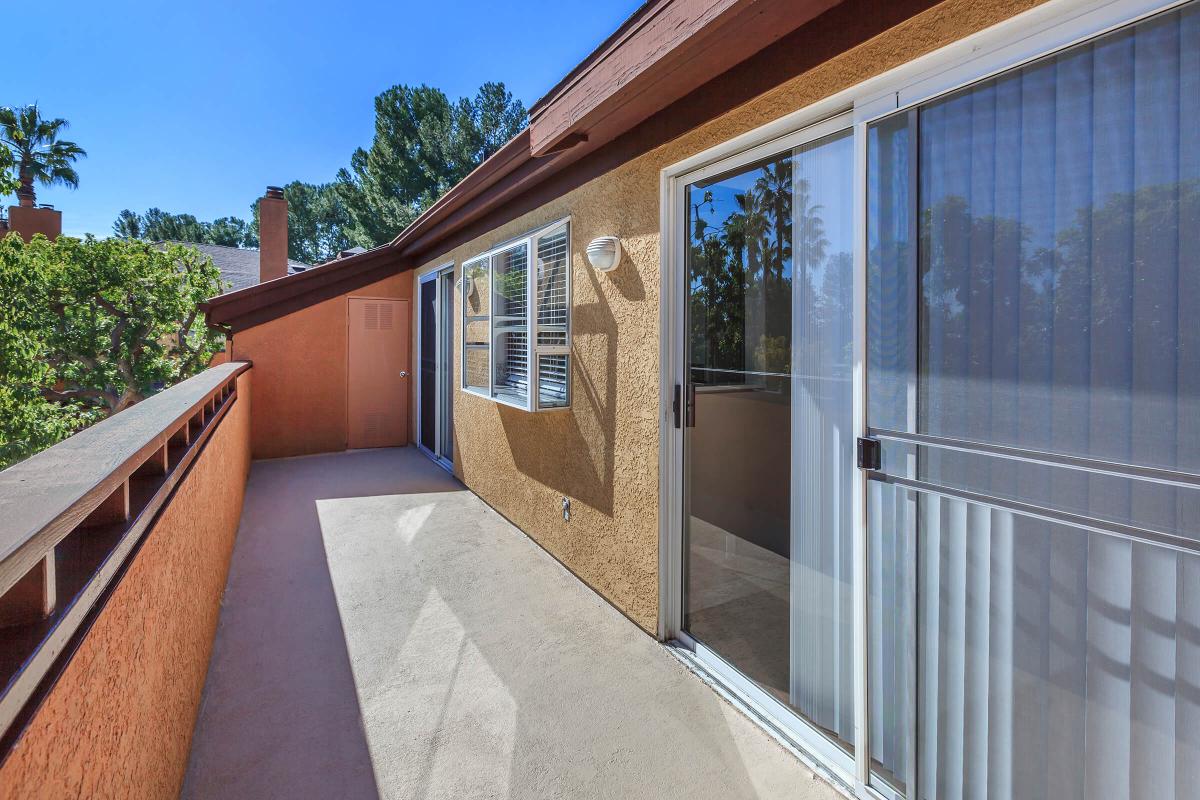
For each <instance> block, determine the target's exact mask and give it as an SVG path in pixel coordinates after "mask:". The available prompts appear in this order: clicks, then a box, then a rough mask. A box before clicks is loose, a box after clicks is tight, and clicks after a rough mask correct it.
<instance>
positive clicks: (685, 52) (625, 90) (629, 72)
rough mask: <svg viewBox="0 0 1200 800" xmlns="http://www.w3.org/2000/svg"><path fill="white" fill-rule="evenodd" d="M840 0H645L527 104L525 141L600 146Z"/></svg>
mask: <svg viewBox="0 0 1200 800" xmlns="http://www.w3.org/2000/svg"><path fill="white" fill-rule="evenodd" d="M839 2H841V0H649V2H647V3H645V4H644V5H643V6H642V7H641V8H639V9H638V10H637V11H636V12H634V14H633V16H631V17H630V18H629V19H628V20H626V21H625V23H624V24H622V25H621V27H620V28H618V29H617V30H616V32H615V33H613V34H612V36H610V37H608V39H606V40H605V41H604V43H603V44H601V45H600V46H599V47H598V48H596V50H594V51H593V52H592V54H591V55H589V56H588V57H587V58H586V59H584V61H583V62H582V63H581V64H579V66H577V67H575V69H573V70H571V72H570V73H568V74H567V76H566V77H565V78H563V79H562V80H561V81H559V83H558V85H557V86H555V87H554V88H553V89H551V90H550V92H549V93H547V94H546V96H545V97H543V98H542V99H541V100H538V101H537V102H536V103H534V105H533V108H531V109H530V111H529V147H530V152H531V153H532V155H533V156H534V157H535V158H536V157H540V156H544V155H547V154H549V153H552V152H555V151H556V150H559V149H561V148H562V147H563V145H564V144H565V143H566V142H567V141H568V140H572V139H573V140H574V141H575V142H577V143H582V142H584V141H586V142H587V143H588V144H589V145H591V146H593V147H598V146H601V145H603V144H604V143H606V142H609V141H612V140H613V139H615V138H616V137H617V136H619V135H621V134H622V133H624V132H625V131H627V130H629V129H630V128H632V127H633V126H635V125H637V124H638V123H640V122H642V121H644V120H646V119H648V118H650V117H651V116H652V115H654V114H655V113H656V112H657V111H659V110H660V109H662V108H664V107H665V106H667V105H669V104H671V103H673V102H675V101H676V100H678V99H680V98H681V97H684V96H686V95H687V94H688V93H690V92H692V91H693V90H695V89H698V88H699V87H701V86H703V85H704V84H706V83H708V82H709V81H710V80H712V79H713V78H715V77H717V76H718V75H720V74H722V73H724V72H725V71H726V70H728V69H729V68H731V67H733V66H734V65H736V64H739V63H741V62H742V61H744V60H746V59H747V58H749V57H750V56H752V55H754V54H755V53H757V52H759V51H760V50H762V49H764V48H766V47H769V46H770V45H771V44H773V43H775V42H776V41H778V40H779V39H782V38H783V37H784V36H786V35H787V34H789V33H791V32H792V31H794V30H795V29H796V28H799V27H800V26H801V25H803V24H804V23H806V22H808V21H810V20H812V19H814V18H815V17H817V16H819V15H820V14H821V13H823V12H825V11H827V10H829V9H830V8H832V7H833V6H835V5H837V4H838V3H839Z"/></svg>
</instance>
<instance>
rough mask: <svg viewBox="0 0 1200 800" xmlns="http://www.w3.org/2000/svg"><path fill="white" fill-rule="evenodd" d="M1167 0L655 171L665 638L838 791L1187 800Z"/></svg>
mask: <svg viewBox="0 0 1200 800" xmlns="http://www.w3.org/2000/svg"><path fill="white" fill-rule="evenodd" d="M1198 9H1200V4H1197V3H1196V2H1191V3H1186V4H1181V5H1178V6H1176V7H1174V8H1173V9H1170V10H1168V11H1165V12H1162V13H1159V14H1157V15H1154V16H1149V17H1147V18H1145V19H1142V20H1140V21H1137V22H1136V23H1133V24H1128V25H1126V26H1125V27H1123V28H1119V29H1116V30H1113V29H1112V28H1111V24H1112V22H1111V21H1109V22H1107V23H1105V24H1103V25H1099V26H1097V28H1095V29H1094V30H1105V31H1108V32H1106V33H1103V34H1101V35H1099V36H1096V37H1094V38H1091V39H1087V40H1083V41H1082V43H1078V44H1074V45H1073V46H1070V47H1067V48H1066V49H1062V50H1060V51H1058V52H1055V53H1053V54H1051V55H1049V56H1046V57H1043V58H1040V59H1036V60H1032V61H1029V62H1028V63H1024V64H1022V65H1020V66H1018V67H1016V68H1013V69H1010V70H1008V71H1007V72H1000V73H998V74H997V73H995V68H994V66H989V67H987V68H986V69H981V70H980V73H981V74H987V75H988V76H989V77H987V78H986V79H983V80H980V81H978V82H976V83H971V84H968V85H965V86H964V82H963V80H961V78H962V77H963V75H964V73H963V72H955V74H954V75H953V76H952V78H951V77H947V78H946V79H945V85H947V86H955V87H960V88H956V89H955V90H953V91H951V92H948V93H947V94H943V95H940V96H936V97H933V98H932V99H925V100H921V101H919V102H916V101H910V102H908V103H907V104H906V105H905V106H904V107H902V108H898V106H899V105H900V104H901V103H905V97H907V96H909V95H913V96H916V95H918V94H919V91H920V92H925V93H924V94H920V96H921V97H924V98H928V97H929V96H930V95H929V93H928V92H929V91H930V90H929V89H928V86H927V85H924V84H921V83H920V81H927V80H930V79H929V78H928V77H919V78H913V79H912V80H914V81H918V82H917V83H914V84H909V85H907V86H905V85H902V86H900V87H898V88H897V91H896V92H894V93H892V94H889V93H887V92H881V91H880V90H879V88H878V87H874V88H873V89H872V90H871V93H870V94H869V95H865V96H864V100H863V108H862V109H860V111H859V112H858V113H859V116H858V121H857V122H856V123H855V124H854V126H853V127H852V128H851V127H849V124H850V123H849V122H847V121H845V120H832V121H827V122H824V123H819V124H818V125H816V126H814V127H812V128H809V129H807V131H800V132H799V133H794V134H791V135H788V136H785V137H783V138H777V139H774V140H770V141H768V140H767V139H766V136H765V135H764V137H763V141H766V142H767V143H762V144H758V145H757V146H755V147H753V148H751V149H749V150H746V151H744V152H742V153H740V154H736V155H732V156H728V157H726V158H724V159H723V160H719V161H716V162H715V163H712V164H710V165H707V166H699V167H689V166H687V165H680V167H679V169H678V172H671V173H669V175H668V177H669V178H670V181H671V183H670V197H671V203H672V205H671V206H670V207H669V208H668V213H669V214H674V215H676V220H677V221H676V223H675V226H674V227H675V230H676V232H677V233H676V234H675V235H676V236H677V237H679V238H678V239H676V240H675V241H674V243H673V245H674V250H673V252H674V256H673V257H672V270H671V274H670V275H669V278H670V280H671V281H674V283H673V284H668V285H673V286H674V289H673V292H672V294H671V295H670V296H669V297H668V298H667V302H668V309H667V313H666V318H667V320H668V321H669V323H670V324H669V326H668V328H667V330H668V331H669V333H670V336H671V337H672V340H673V341H674V342H675V345H674V346H673V347H671V348H670V356H669V360H668V368H669V369H670V370H671V372H670V374H671V375H672V377H673V379H674V382H675V383H676V384H677V385H676V386H674V387H672V386H671V385H670V384H668V385H667V386H664V389H666V390H670V389H672V388H674V389H675V404H674V405H675V409H676V410H675V414H674V420H675V423H674V424H675V428H674V430H670V431H669V432H667V433H666V435H665V436H664V441H665V442H666V446H667V451H666V453H665V455H664V463H665V464H669V465H670V466H671V472H670V473H668V477H669V479H671V480H673V481H674V485H675V486H676V487H677V491H676V493H675V494H673V495H672V497H671V502H670V504H669V505H667V506H664V535H665V536H666V537H674V539H673V540H672V539H671V538H668V539H666V540H667V541H673V546H672V548H671V549H670V552H672V553H675V554H677V557H678V560H677V561H670V562H669V569H668V571H667V573H666V577H665V583H664V586H665V587H666V589H667V590H669V591H668V595H667V596H668V598H669V599H668V603H667V604H666V605H664V617H665V620H666V623H665V625H664V630H665V632H666V633H667V634H668V635H670V636H673V637H676V638H678V639H679V640H680V641H681V642H683V644H684V645H686V646H687V647H689V648H690V649H691V650H692V651H693V652H694V653H695V655H696V658H697V660H698V661H699V662H700V663H701V665H702V666H704V667H705V668H706V669H709V670H710V671H711V672H712V673H713V674H714V676H715V677H716V678H717V679H719V680H721V681H723V682H724V683H725V684H726V685H727V686H728V687H729V688H730V689H732V690H734V691H735V693H737V694H739V695H740V696H741V698H742V699H743V700H745V701H748V702H749V703H750V704H751V705H752V706H754V707H756V710H758V711H761V712H765V713H766V714H767V715H769V716H771V717H773V719H774V720H775V721H776V722H778V723H780V725H779V728H780V729H781V730H783V731H785V732H787V733H788V734H789V735H793V740H794V741H795V742H797V743H798V744H799V745H800V746H802V747H803V748H805V749H806V750H807V751H808V752H809V754H810V755H812V756H813V757H814V759H815V760H816V761H818V762H820V763H821V764H822V765H824V766H826V767H829V768H830V772H831V773H832V774H833V775H834V777H835V778H837V779H839V780H841V781H843V782H844V783H845V785H846V786H847V787H848V788H850V789H852V790H854V791H858V792H859V793H860V794H862V795H863V796H864V797H865V796H875V795H874V793H875V792H878V793H879V794H881V795H883V796H885V797H909V798H921V800H935V799H940V798H948V799H951V800H958V798H988V797H990V798H1022V799H1024V798H1080V799H1081V800H1082V798H1084V797H1106V798H1107V797H1118V798H1151V797H1153V798H1160V797H1168V798H1176V799H1179V798H1185V797H1195V796H1197V788H1196V787H1198V786H1200V314H1198V313H1196V309H1197V307H1200V10H1198ZM1072 24H1073V23H1072ZM1062 25H1063V27H1064V28H1069V27H1070V26H1069V25H1068V24H1067V23H1065V22H1064V23H1062ZM1062 41H1073V42H1080V41H1081V40H1080V35H1072V36H1064V37H1063V39H1062ZM915 74H917V75H918V76H920V75H927V74H928V73H915ZM911 86H918V87H922V86H923V87H924V88H921V89H920V90H919V91H918V90H917V89H911ZM880 98H882V99H880ZM889 101H891V102H892V108H891V109H889V110H887V111H880V110H879V109H880V106H881V105H884V104H886V103H887V102H889ZM868 109H869V110H868ZM776 135H777V134H776ZM697 160H698V161H699V159H697ZM859 437H861V438H859ZM856 438H857V441H856ZM876 448H878V449H876ZM856 452H857V453H858V458H857V462H858V463H856ZM672 603H675V604H676V605H671V604H672ZM864 787H870V788H871V790H873V791H868V790H867V789H866V788H864Z"/></svg>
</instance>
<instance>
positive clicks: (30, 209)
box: [0, 197, 62, 242]
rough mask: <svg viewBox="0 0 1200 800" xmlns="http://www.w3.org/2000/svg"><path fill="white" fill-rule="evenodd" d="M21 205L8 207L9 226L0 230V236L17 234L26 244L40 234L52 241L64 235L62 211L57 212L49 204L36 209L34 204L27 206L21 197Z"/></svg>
mask: <svg viewBox="0 0 1200 800" xmlns="http://www.w3.org/2000/svg"><path fill="white" fill-rule="evenodd" d="M20 203H21V204H20V205H15V206H9V207H8V224H7V225H6V226H4V227H3V228H0V236H3V235H5V232H15V233H19V234H20V235H21V238H22V239H24V240H25V241H26V242H28V241H29V240H30V239H32V238H33V237H34V236H35V235H36V234H39V233H40V234H42V235H43V236H45V237H46V238H47V239H49V240H50V241H54V240H55V239H57V238H58V237H59V235H60V234H61V233H62V212H61V211H56V210H55V209H54V206H52V205H49V204H43V205H42V207H41V208H37V207H35V206H34V205H33V203H32V202H31V203H29V204H28V205H26V204H25V198H24V197H21V199H20Z"/></svg>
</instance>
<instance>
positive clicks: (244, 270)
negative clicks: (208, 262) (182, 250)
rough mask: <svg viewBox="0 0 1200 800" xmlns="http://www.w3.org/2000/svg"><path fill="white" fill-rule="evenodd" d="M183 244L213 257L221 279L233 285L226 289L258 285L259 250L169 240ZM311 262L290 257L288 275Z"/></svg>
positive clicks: (306, 266)
mask: <svg viewBox="0 0 1200 800" xmlns="http://www.w3.org/2000/svg"><path fill="white" fill-rule="evenodd" d="M167 244H181V245H183V246H184V247H194V248H196V249H197V250H199V251H200V252H201V253H204V254H205V255H206V256H208V257H209V258H211V259H212V262H213V264H215V265H216V267H217V269H219V270H220V271H221V279H222V280H224V281H225V282H226V283H229V284H231V286H230V287H229V288H228V289H226V291H229V292H236V291H237V290H238V289H245V288H246V287H247V286H257V285H258V283H259V280H258V257H259V253H258V250H257V249H255V248H252V247H226V246H225V245H221V244H196V243H195V242H167ZM311 268H312V265H311V264H305V263H304V262H303V261H292V260H291V259H290V258H289V259H288V270H287V271H288V275H295V274H296V273H298V272H304V271H305V270H307V269H311Z"/></svg>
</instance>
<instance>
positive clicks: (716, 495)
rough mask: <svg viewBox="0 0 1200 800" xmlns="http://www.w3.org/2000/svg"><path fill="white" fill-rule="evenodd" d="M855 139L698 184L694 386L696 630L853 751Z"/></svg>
mask: <svg viewBox="0 0 1200 800" xmlns="http://www.w3.org/2000/svg"><path fill="white" fill-rule="evenodd" d="M852 145H853V139H852V136H851V133H850V130H849V129H843V130H840V131H836V132H834V133H832V134H831V135H826V136H822V137H819V138H816V139H814V140H811V141H807V142H800V143H798V144H796V145H795V146H792V147H789V148H787V149H785V150H782V151H781V152H778V153H776V154H774V155H770V156H768V157H766V158H764V159H762V160H758V161H755V162H753V163H750V164H747V165H744V166H738V167H735V168H733V169H731V170H729V171H724V172H719V173H717V174H712V175H707V174H706V175H700V176H698V177H697V179H696V180H694V181H692V182H690V183H689V184H688V185H687V187H686V190H685V191H686V203H687V210H688V223H687V224H688V246H687V251H686V262H687V280H688V285H687V315H688V321H687V341H686V348H687V362H686V363H687V379H686V385H685V386H683V387H681V388H682V393H683V395H685V397H684V398H683V402H684V403H685V405H686V418H687V419H686V428H685V430H686V433H685V438H684V459H685V463H684V469H685V473H686V476H687V488H686V497H685V512H684V523H685V528H686V534H685V540H686V544H685V550H686V555H685V560H686V566H685V575H684V580H685V602H684V620H683V627H684V631H685V633H686V635H688V636H689V637H691V638H692V639H693V640H695V641H696V642H697V643H699V645H700V646H701V647H703V648H704V649H705V650H707V651H711V652H712V653H713V654H714V655H715V657H716V658H718V659H720V660H721V661H722V662H723V663H724V664H726V665H728V666H730V667H732V668H733V669H734V670H736V671H737V673H738V674H739V675H741V676H743V677H744V678H745V679H746V681H745V684H746V688H747V689H748V690H749V691H751V692H752V693H754V694H755V695H756V696H757V697H759V698H760V699H761V700H762V702H764V703H766V704H768V705H776V704H778V705H779V706H781V707H783V708H786V709H790V710H791V711H792V712H794V713H796V714H798V715H799V716H800V717H801V718H802V719H803V720H805V724H806V726H807V727H809V728H810V729H811V730H812V731H814V732H817V731H819V732H820V734H818V735H823V737H824V738H826V739H827V740H828V741H829V742H830V743H833V744H834V746H835V747H837V748H840V749H841V750H842V751H844V752H845V753H848V752H849V751H850V750H851V749H852V740H853V727H854V692H853V649H852V646H853V645H852V643H853V639H852V632H853V613H852V594H851V574H852V562H851V557H852V551H851V544H852V537H851V534H852V515H851V506H850V487H851V485H852V478H853V463H852V462H851V458H852V453H853V438H852V435H851V410H850V409H851V372H850V369H851V356H852V341H853V336H852V328H851V318H850V307H851V301H852V291H851V290H852V279H853V263H852V258H851V251H852V239H853V224H852V222H853V220H852V203H851V197H852V190H853V146H852ZM710 172H711V170H710ZM846 758H847V759H848V756H847V757H846Z"/></svg>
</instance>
